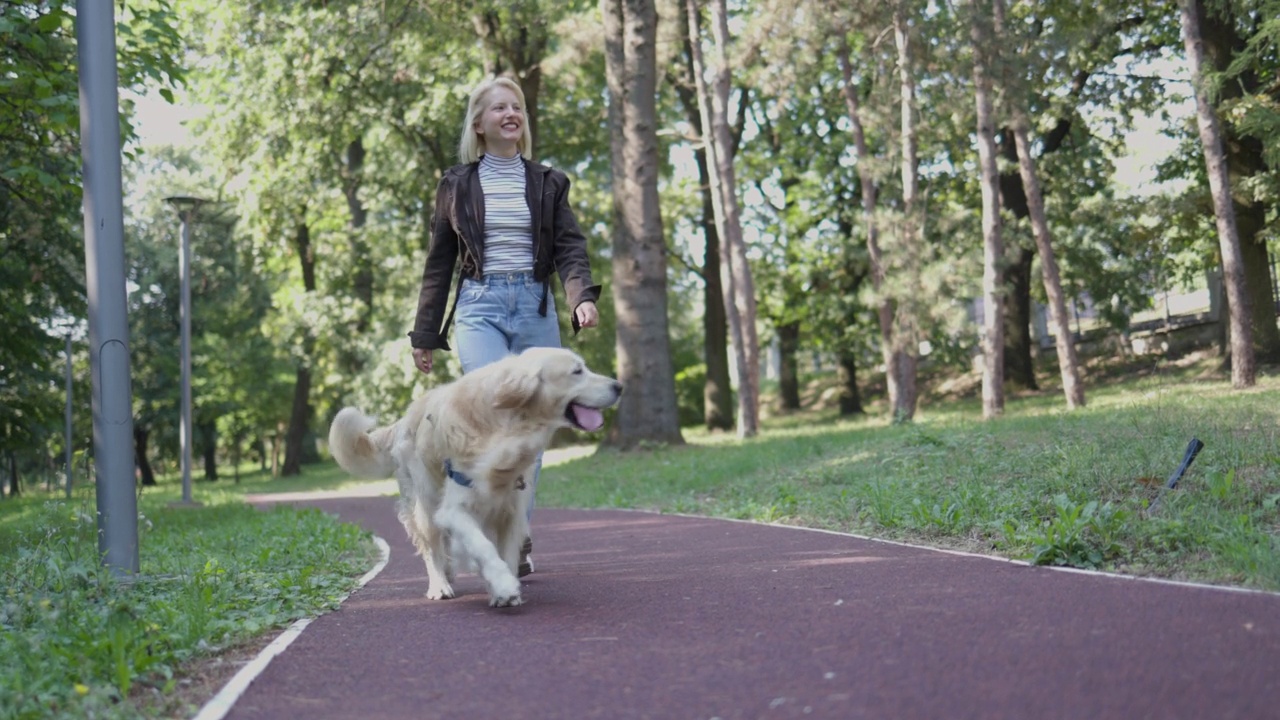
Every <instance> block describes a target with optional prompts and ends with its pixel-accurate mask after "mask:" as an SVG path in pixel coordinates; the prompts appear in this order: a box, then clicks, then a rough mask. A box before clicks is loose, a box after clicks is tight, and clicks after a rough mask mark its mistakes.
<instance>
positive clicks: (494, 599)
mask: <svg viewBox="0 0 1280 720" xmlns="http://www.w3.org/2000/svg"><path fill="white" fill-rule="evenodd" d="M523 604H524V598H522V597H520V593H519V592H517V593H516V594H515V595H492V596H490V597H489V607H495V608H497V607H515V606H517V605H523Z"/></svg>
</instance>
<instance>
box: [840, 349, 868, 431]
mask: <svg viewBox="0 0 1280 720" xmlns="http://www.w3.org/2000/svg"><path fill="white" fill-rule="evenodd" d="M837 363H838V365H837V371H836V378H837V381H838V387H839V388H840V398H839V399H840V416H841V417H848V416H850V415H862V414H863V413H864V411H863V409H862V395H861V394H860V393H859V392H858V360H857V358H855V357H854V356H853V355H852V354H850V353H840V355H839V358H838V359H837Z"/></svg>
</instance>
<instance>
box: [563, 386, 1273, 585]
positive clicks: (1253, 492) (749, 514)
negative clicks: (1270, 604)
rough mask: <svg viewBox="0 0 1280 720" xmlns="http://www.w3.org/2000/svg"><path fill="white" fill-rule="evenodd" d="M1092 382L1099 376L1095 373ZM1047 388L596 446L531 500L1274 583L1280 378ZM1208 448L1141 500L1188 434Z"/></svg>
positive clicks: (1176, 459)
mask: <svg viewBox="0 0 1280 720" xmlns="http://www.w3.org/2000/svg"><path fill="white" fill-rule="evenodd" d="M1094 382H1095V383H1096V382H1097V380H1096V378H1095V380H1094ZM1064 407H1065V405H1064V403H1063V400H1062V397H1061V394H1060V391H1059V390H1058V389H1057V388H1051V389H1049V390H1045V391H1042V392H1040V393H1035V394H1026V395H1023V396H1021V397H1011V398H1010V399H1009V401H1008V402H1007V404H1006V412H1005V414H1004V416H1003V417H1002V418H1000V419H998V420H995V421H992V422H984V421H982V420H981V407H980V403H979V401H978V400H977V399H959V400H950V401H945V402H940V403H935V404H930V405H926V406H923V407H922V408H921V412H920V413H919V414H918V416H917V419H916V422H915V423H913V424H910V425H899V426H894V425H890V424H888V423H887V421H885V420H884V419H883V415H884V413H883V412H880V413H878V414H877V416H873V417H861V418H854V419H840V418H838V417H837V416H836V413H835V412H834V411H816V412H815V411H810V412H801V413H797V414H795V415H790V416H779V417H773V418H771V419H769V420H767V421H766V422H764V423H763V424H764V426H765V430H764V431H763V432H762V433H761V434H760V436H759V437H756V438H753V439H751V440H748V441H745V442H741V441H738V440H737V439H736V438H733V437H732V436H725V435H708V434H706V433H705V432H699V431H687V432H686V433H685V439H686V441H687V444H686V445H685V446H682V447H661V448H653V449H650V450H647V451H643V452H636V453H616V452H611V451H607V450H601V451H599V452H597V453H596V454H595V455H593V456H590V457H586V458H581V459H578V460H575V461H572V462H569V463H566V464H564V465H561V466H558V467H555V468H551V469H549V470H548V471H547V472H546V473H544V475H543V479H542V480H541V481H540V484H539V488H538V504H539V506H540V507H554V506H560V507H614V508H643V509H649V510H656V511H661V512H673V513H688V514H698V515H710V516H719V517H730V518H740V519H749V520H758V521H762V522H773V523H783V524H792V525H803V526H808V527H817V528H825V529H831V530H840V531H847V532H853V533H858V534H863V535H870V536H874V537H880V538H888V539H894V540H902V541H910V542H915V543H921V544H926V545H933V546H938V547H947V548H954V549H961V550H966V551H972V552H979V553H986V554H993V555H1001V556H1006V557H1013V558H1023V559H1027V560H1030V561H1034V562H1038V563H1042V564H1058V565H1071V566H1075V567H1086V568H1097V569H1102V570H1111V571H1118V572H1123V573H1129V574H1135V575H1151V576H1159V577H1164V578H1174V579H1182V580H1195V581H1200V582H1208V583H1219V584H1229V585H1239V586H1246V587H1253V588H1264V589H1268V590H1280V509H1278V508H1277V505H1278V504H1280V377H1278V376H1276V375H1275V374H1272V375H1269V376H1266V377H1262V378H1261V379H1260V381H1259V383H1258V386H1257V387H1256V388H1255V389H1252V390H1249V391H1246V392H1233V391H1232V390H1231V389H1230V384H1229V382H1228V380H1227V379H1226V378H1224V377H1223V376H1222V375H1221V374H1220V373H1218V372H1216V371H1214V370H1213V365H1212V364H1211V361H1206V362H1204V363H1191V364H1188V365H1186V366H1176V365H1164V366H1151V365H1147V366H1137V367H1130V368H1129V369H1128V370H1127V371H1125V372H1121V373H1119V374H1118V376H1117V377H1114V378H1113V379H1112V381H1111V382H1110V384H1108V385H1105V386H1098V385H1096V384H1090V385H1089V395H1088V406H1087V407H1086V408H1085V409H1083V410H1080V411H1076V412H1071V413H1068V412H1066V411H1065V410H1064ZM1193 437H1194V438H1199V439H1200V440H1201V441H1202V442H1204V445H1205V446H1204V449H1203V450H1201V452H1200V454H1199V456H1198V457H1197V458H1196V460H1195V461H1194V463H1193V464H1192V465H1191V468H1190V470H1189V471H1188V472H1187V474H1186V475H1185V476H1184V477H1183V479H1182V480H1181V482H1180V483H1179V485H1178V487H1177V489H1176V490H1174V491H1172V492H1169V493H1166V494H1165V496H1164V497H1163V498H1162V499H1161V501H1160V503H1159V507H1158V508H1157V509H1156V511H1155V512H1151V513H1148V512H1146V508H1147V505H1148V503H1149V502H1150V501H1151V500H1153V499H1154V498H1155V497H1156V496H1157V495H1158V494H1159V493H1160V490H1161V488H1162V486H1163V485H1164V483H1165V481H1166V480H1167V479H1168V478H1169V476H1170V475H1171V474H1172V473H1173V471H1174V470H1175V468H1177V466H1178V465H1179V463H1180V462H1181V461H1182V458H1183V455H1184V452H1185V450H1186V448H1187V445H1188V443H1189V442H1190V441H1191V439H1192V438H1193Z"/></svg>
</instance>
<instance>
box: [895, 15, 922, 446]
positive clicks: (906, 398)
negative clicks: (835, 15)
mask: <svg viewBox="0 0 1280 720" xmlns="http://www.w3.org/2000/svg"><path fill="white" fill-rule="evenodd" d="M907 13H908V5H907V2H906V0H898V2H896V3H895V4H894V6H893V37H894V44H895V45H896V47H897V49H898V78H899V88H900V90H901V99H900V101H899V105H900V112H901V117H902V128H901V137H900V141H901V143H902V156H901V158H900V164H901V167H902V230H901V235H902V237H901V239H900V246H901V253H902V264H901V271H902V274H903V276H904V279H905V280H906V282H907V285H908V287H912V288H918V287H920V281H919V278H920V262H921V260H920V256H919V255H920V252H919V249H918V248H919V245H920V242H919V235H920V228H919V224H920V218H921V217H923V213H921V212H920V207H919V202H918V200H917V197H918V195H919V194H920V160H919V140H918V139H917V137H916V127H915V105H916V88H915V77H914V76H915V68H914V67H913V61H912V57H911V31H910V28H909V25H908V17H907ZM917 305H918V303H916V302H914V300H913V299H912V296H905V297H903V298H902V301H901V302H899V304H898V308H897V310H898V311H897V313H896V315H895V317H894V330H893V342H894V355H895V359H896V363H895V365H894V372H895V374H896V375H897V386H898V393H897V397H896V398H894V399H893V419H894V421H895V422H907V421H910V420H911V419H912V418H913V417H915V414H916V397H917V391H916V366H917V364H918V362H919V361H918V357H917V356H918V355H919V347H920V336H919V329H918V328H919V323H918V321H917V317H918V315H919V312H918V311H917V310H916V306H917Z"/></svg>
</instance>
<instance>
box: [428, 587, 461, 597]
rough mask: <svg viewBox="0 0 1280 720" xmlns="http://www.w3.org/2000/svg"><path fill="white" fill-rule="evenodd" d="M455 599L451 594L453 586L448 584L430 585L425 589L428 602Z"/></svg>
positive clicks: (452, 593)
mask: <svg viewBox="0 0 1280 720" xmlns="http://www.w3.org/2000/svg"><path fill="white" fill-rule="evenodd" d="M455 597H457V595H455V594H454V592H453V586H452V585H450V584H448V583H441V584H438V585H432V586H431V587H429V588H427V599H428V600H452V599H453V598H455Z"/></svg>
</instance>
